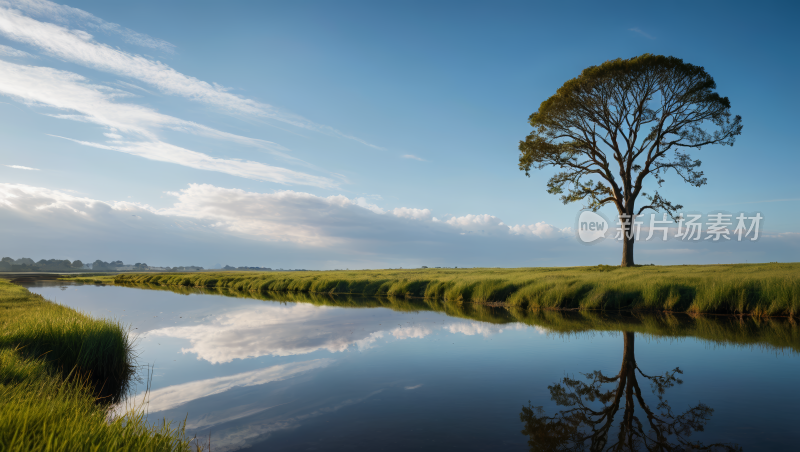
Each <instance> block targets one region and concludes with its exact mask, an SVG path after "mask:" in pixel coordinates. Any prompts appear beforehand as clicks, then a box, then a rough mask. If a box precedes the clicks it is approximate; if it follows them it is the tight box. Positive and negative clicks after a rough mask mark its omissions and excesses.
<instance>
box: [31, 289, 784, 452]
mask: <svg viewBox="0 0 800 452" xmlns="http://www.w3.org/2000/svg"><path fill="white" fill-rule="evenodd" d="M30 289H31V291H33V292H36V293H40V294H42V295H44V296H45V297H46V298H48V299H50V300H54V301H56V302H58V303H61V304H65V305H67V306H70V307H73V308H76V309H78V310H81V311H84V312H87V313H89V314H91V315H93V316H101V317H112V318H116V319H118V320H120V321H122V322H124V323H126V324H129V325H130V326H131V330H132V332H133V333H134V334H136V335H137V338H138V339H137V350H138V353H139V356H138V363H139V364H140V365H142V366H144V365H147V366H150V368H151V369H152V376H151V393H150V395H149V402H148V403H149V412H150V415H149V416H150V419H151V420H156V419H160V418H163V417H166V418H168V419H173V420H175V421H183V420H184V419H187V431H188V432H189V434H190V436H194V435H197V436H198V437H203V438H208V437H209V436H210V439H211V444H212V450H214V451H226V450H268V451H289V450H320V451H339V450H386V451H401V450H402V451H405V450H443V449H444V450H475V451H477V450H481V451H485V450H500V451H504V450H508V451H525V450H529V449H530V450H565V449H566V448H567V447H573V446H574V445H575V444H581V445H583V447H584V448H585V450H685V449H688V445H690V444H696V443H698V442H700V443H702V444H703V445H704V446H705V447H710V450H737V449H738V448H741V449H743V450H795V447H796V445H797V444H798V443H800V430H799V429H797V428H796V427H797V424H798V421H800V414H798V412H797V410H796V407H797V406H798V405H799V404H800V394H798V391H797V390H796V388H797V378H798V375H800V373H799V371H800V355H799V354H798V350H800V342H799V341H798V338H800V335H799V334H798V331H797V327H795V326H793V325H792V324H790V323H789V322H787V321H780V320H775V321H766V322H754V321H752V320H747V319H732V318H719V319H716V318H700V319H690V318H688V317H683V318H682V317H671V316H660V317H652V316H650V317H643V316H623V317H619V316H610V315H607V316H606V315H599V314H573V315H569V314H559V313H553V312H550V313H524V312H512V311H507V310H505V309H500V308H495V309H492V308H487V307H471V306H463V307H453V306H444V305H441V304H439V303H436V302H424V301H408V300H385V299H384V300H379V299H353V298H347V299H331V298H328V297H303V296H290V295H283V296H279V295H276V296H274V297H263V296H261V297H259V298H247V297H243V296H241V294H239V295H238V296H225V295H226V294H224V293H215V292H214V291H210V292H209V291H206V292H205V293H203V291H199V290H186V289H184V290H182V293H181V292H173V291H167V290H152V289H153V288H149V289H148V288H134V287H118V286H95V285H69V284H64V283H57V282H46V281H43V282H38V283H35V284H33V285H32V286H31V287H30ZM227 295H232V294H227ZM269 298H273V299H272V300H270V299H269ZM275 298H283V299H284V300H283V301H276V300H274V299H275ZM291 300H302V301H291ZM144 389H145V388H144V387H143V385H139V387H138V388H137V392H138V394H137V395H136V396H135V397H139V398H141V397H142V396H143V391H144ZM570 450H583V449H581V448H578V449H570Z"/></svg>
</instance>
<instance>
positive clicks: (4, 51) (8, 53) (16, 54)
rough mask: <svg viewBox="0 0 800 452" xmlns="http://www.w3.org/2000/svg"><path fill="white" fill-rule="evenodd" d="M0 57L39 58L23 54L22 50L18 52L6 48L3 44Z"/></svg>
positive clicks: (0, 45)
mask: <svg viewBox="0 0 800 452" xmlns="http://www.w3.org/2000/svg"><path fill="white" fill-rule="evenodd" d="M0 55H3V56H9V57H14V58H37V57H36V56H35V55H31V54H30V53H28V52H23V51H22V50H17V49H15V48H13V47H9V46H4V45H2V44H0Z"/></svg>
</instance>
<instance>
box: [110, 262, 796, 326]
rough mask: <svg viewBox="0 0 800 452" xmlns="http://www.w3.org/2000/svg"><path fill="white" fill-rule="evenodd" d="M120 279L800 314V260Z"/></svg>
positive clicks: (260, 289) (578, 306)
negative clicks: (624, 266) (716, 263)
mask: <svg viewBox="0 0 800 452" xmlns="http://www.w3.org/2000/svg"><path fill="white" fill-rule="evenodd" d="M114 283H115V284H155V285H163V286H189V287H206V288H211V287H215V288H224V289H229V290H234V291H243V292H257V293H269V292H307V293H329V294H357V295H366V296H372V295H379V296H389V297H411V298H427V299H439V300H443V301H445V302H446V303H454V304H461V303H498V304H502V305H505V306H516V307H521V308H525V309H558V310H608V311H637V310H641V311H661V312H686V313H697V314H699V313H715V314H738V315H756V316H785V317H798V316H800V264H798V263H791V264H778V263H772V264H736V265H679V266H663V267H662V266H643V267H634V268H621V267H612V266H596V267H566V268H512V269H506V268H502V269H501V268H472V269H457V268H453V269H449V268H448V269H433V268H427V269H414V270H402V269H400V270H359V271H293V272H198V273H133V274H119V275H117V276H116V277H115V278H114Z"/></svg>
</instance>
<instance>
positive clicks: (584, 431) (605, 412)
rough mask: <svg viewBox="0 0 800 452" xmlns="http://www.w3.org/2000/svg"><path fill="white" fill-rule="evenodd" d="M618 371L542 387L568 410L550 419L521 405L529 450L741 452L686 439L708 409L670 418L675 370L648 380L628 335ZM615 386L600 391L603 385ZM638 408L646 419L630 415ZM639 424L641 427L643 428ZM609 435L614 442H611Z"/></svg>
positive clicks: (701, 424) (697, 428)
mask: <svg viewBox="0 0 800 452" xmlns="http://www.w3.org/2000/svg"><path fill="white" fill-rule="evenodd" d="M623 334H624V337H625V347H624V352H623V355H622V368H621V369H620V371H619V373H618V374H617V375H616V376H613V377H607V376H605V375H603V373H602V372H600V371H599V370H598V371H594V372H591V373H588V374H583V376H584V377H585V378H584V380H585V381H583V380H579V379H573V378H569V377H565V378H564V379H563V380H562V381H561V383H559V384H555V385H552V386H548V389H549V390H550V397H551V398H552V400H553V401H554V402H556V404H557V405H559V406H563V407H568V409H565V410H562V411H559V412H558V413H557V414H555V415H554V416H546V415H545V411H544V410H543V409H542V407H535V406H532V405H530V404H529V405H528V406H523V407H522V412H521V413H520V419H521V420H522V422H524V423H525V429H524V430H523V431H522V434H524V435H528V436H529V437H530V439H529V440H528V446H529V447H530V450H531V451H583V450H589V451H639V450H648V451H688V450H711V451H741V450H742V449H741V448H740V447H739V446H737V445H730V444H722V443H716V444H710V445H703V444H702V443H701V442H699V441H694V442H693V441H690V440H689V437H690V436H691V434H692V432H694V431H698V432H701V431H703V429H704V427H705V425H706V423H707V422H708V421H709V419H710V418H711V415H712V414H713V413H714V410H713V409H712V408H711V407H709V406H708V405H705V404H703V403H699V404H697V405H696V406H694V407H691V408H689V409H688V410H687V411H685V412H684V413H681V414H677V415H676V414H675V413H673V411H672V408H671V407H670V406H669V403H668V402H667V400H666V399H665V398H664V393H665V392H666V390H667V389H669V388H671V387H673V386H674V385H676V384H678V385H679V384H683V381H681V380H680V378H678V376H679V375H681V374H682V373H683V372H682V371H681V370H680V369H679V368H677V367H676V368H675V369H673V370H672V371H669V372H666V373H664V375H656V376H650V375H646V374H645V373H644V372H642V370H641V369H639V367H638V366H637V365H636V358H635V356H634V333H632V332H625V333H623ZM637 372H638V374H639V375H641V377H643V378H645V379H646V380H647V382H648V383H649V384H650V388H651V390H652V392H653V394H654V395H655V396H656V397H657V398H658V405H656V406H655V409H651V408H650V406H649V405H648V404H647V403H646V402H645V401H644V398H643V397H642V391H641V388H640V387H639V381H638V380H637ZM613 383H616V387H614V386H612V387H610V388H609V389H607V390H605V389H604V388H603V386H604V385H607V384H613ZM623 399H624V400H625V405H624V408H623V412H622V417H621V419H620V422H619V423H618V424H617V428H618V431H616V432H613V431H612V427H613V426H614V425H615V422H614V419H615V417H616V415H617V411H619V409H620V405H621V404H622V400H623ZM635 405H638V406H639V407H640V408H641V409H642V410H643V411H644V414H645V415H646V419H645V420H644V422H643V420H641V419H640V418H639V417H638V416H636V414H635V413H634V408H635ZM645 423H646V424H647V425H645ZM612 432H613V433H615V436H616V438H612V436H614V434H613V433H612Z"/></svg>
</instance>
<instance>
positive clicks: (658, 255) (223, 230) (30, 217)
mask: <svg viewBox="0 0 800 452" xmlns="http://www.w3.org/2000/svg"><path fill="white" fill-rule="evenodd" d="M173 195H175V196H176V199H175V201H174V202H173V203H172V204H171V205H169V206H168V207H165V208H158V209H156V208H153V207H151V206H147V205H144V204H137V203H133V202H126V201H107V202H104V201H99V200H94V199H90V198H85V197H79V196H75V195H71V194H68V193H66V192H65V191H58V190H49V189H45V188H40V187H31V186H27V185H15V184H0V218H3V221H2V222H0V235H5V236H13V237H14V238H15V240H14V241H11V242H8V243H7V244H6V245H5V248H4V250H5V251H4V253H6V254H7V255H14V254H15V253H16V254H19V255H20V256H23V255H24V256H29V257H36V258H37V259H40V258H53V257H58V256H67V257H69V256H76V257H79V258H81V259H82V260H84V259H92V260H94V259H98V258H100V259H103V260H116V259H123V260H124V261H129V260H132V261H134V262H137V261H138V262H148V263H151V264H153V265H155V264H159V265H170V266H174V265H186V264H187V263H191V264H195V265H204V264H206V265H211V264H213V263H215V262H219V261H228V262H229V263H231V264H235V265H266V266H271V267H273V268H274V267H283V268H287V267H288V268H311V269H314V268H316V269H328V268H346V267H349V268H387V267H397V266H402V267H406V268H409V267H412V268H413V267H414V266H417V267H418V266H421V265H427V266H429V267H430V266H437V265H442V266H453V265H456V266H458V267H471V266H483V267H486V266H490V267H491V266H503V267H511V266H552V265H595V264H600V263H602V264H616V263H617V261H618V258H619V254H620V252H621V245H619V243H617V242H615V241H613V240H608V241H605V242H603V243H601V244H599V245H597V246H584V245H581V244H579V243H578V241H577V240H576V239H575V238H574V237H572V236H569V235H567V234H566V233H564V234H552V235H548V234H542V235H536V234H533V233H530V234H524V235H523V234H517V233H515V232H514V231H513V230H512V228H509V227H508V226H505V225H500V223H502V222H501V221H500V220H499V219H497V218H493V217H492V216H491V215H489V216H488V219H487V217H486V216H473V217H481V218H480V219H478V220H477V223H478V226H479V227H486V225H485V224H484V225H481V224H480V223H482V222H483V223H488V224H489V225H490V226H492V225H494V226H493V227H494V228H495V229H492V230H491V231H490V233H466V235H460V233H461V232H463V231H464V229H462V227H461V226H459V225H458V224H456V225H452V224H448V223H447V222H443V221H441V222H436V221H434V219H433V218H431V219H430V220H424V219H422V220H418V219H411V218H401V217H398V216H395V215H393V214H392V215H387V214H379V213H375V212H374V211H372V210H369V209H367V208H364V207H362V206H360V205H359V202H358V201H357V199H352V198H348V197H345V196H341V195H339V196H329V197H320V196H315V195H312V194H309V193H302V192H295V191H288V190H287V191H276V192H273V193H254V192H246V191H244V190H238V189H228V188H220V187H215V186H213V185H197V184H192V185H189V186H188V187H187V188H186V189H183V190H181V191H180V192H178V193H174V194H173ZM465 217H466V216H465ZM473 220H475V218H473ZM461 221H462V222H464V221H465V219H464V218H462V220H461ZM473 223H475V221H473ZM53 224H58V225H59V227H58V228H56V229H53V228H52V225H53ZM468 226H470V225H469V224H468ZM470 227H472V226H470ZM503 228H505V230H504V229H503ZM538 228H539V229H541V230H545V231H548V230H550V228H549V227H542V226H539V227H538ZM529 229H530V228H529ZM534 229H536V228H534ZM687 249H691V250H694V251H696V252H695V253H692V256H693V258H692V259H693V261H694V262H695V263H698V264H700V263H713V264H716V263H729V262H742V261H745V260H748V261H750V262H769V261H793V260H795V258H796V256H797V253H798V252H800V234H797V233H776V232H769V231H763V234H762V235H761V236H760V238H759V240H758V241H755V242H751V241H749V240H745V241H742V242H737V241H720V242H714V243H712V242H711V241H698V242H694V241H692V242H686V241H680V240H668V241H666V242H662V241H660V240H658V241H655V242H653V241H650V242H641V243H639V244H637V253H640V254H641V256H640V257H642V256H644V257H647V256H651V257H650V258H648V261H644V262H643V263H651V262H652V263H656V264H673V263H684V262H685V259H686V255H685V254H684V253H685V251H683V250H687ZM660 250H676V251H663V252H659V251H660ZM678 250H680V251H678ZM178 257H179V258H180V259H181V262H176V261H175V259H177V258H178ZM211 259H213V262H209V261H210V260H211ZM640 260H641V259H640ZM365 334H366V333H365ZM361 339H364V345H365V346H366V345H368V344H367V343H368V342H369V341H370V340H371V339H368V334H367V335H365V336H363V337H357V338H354V340H361Z"/></svg>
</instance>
